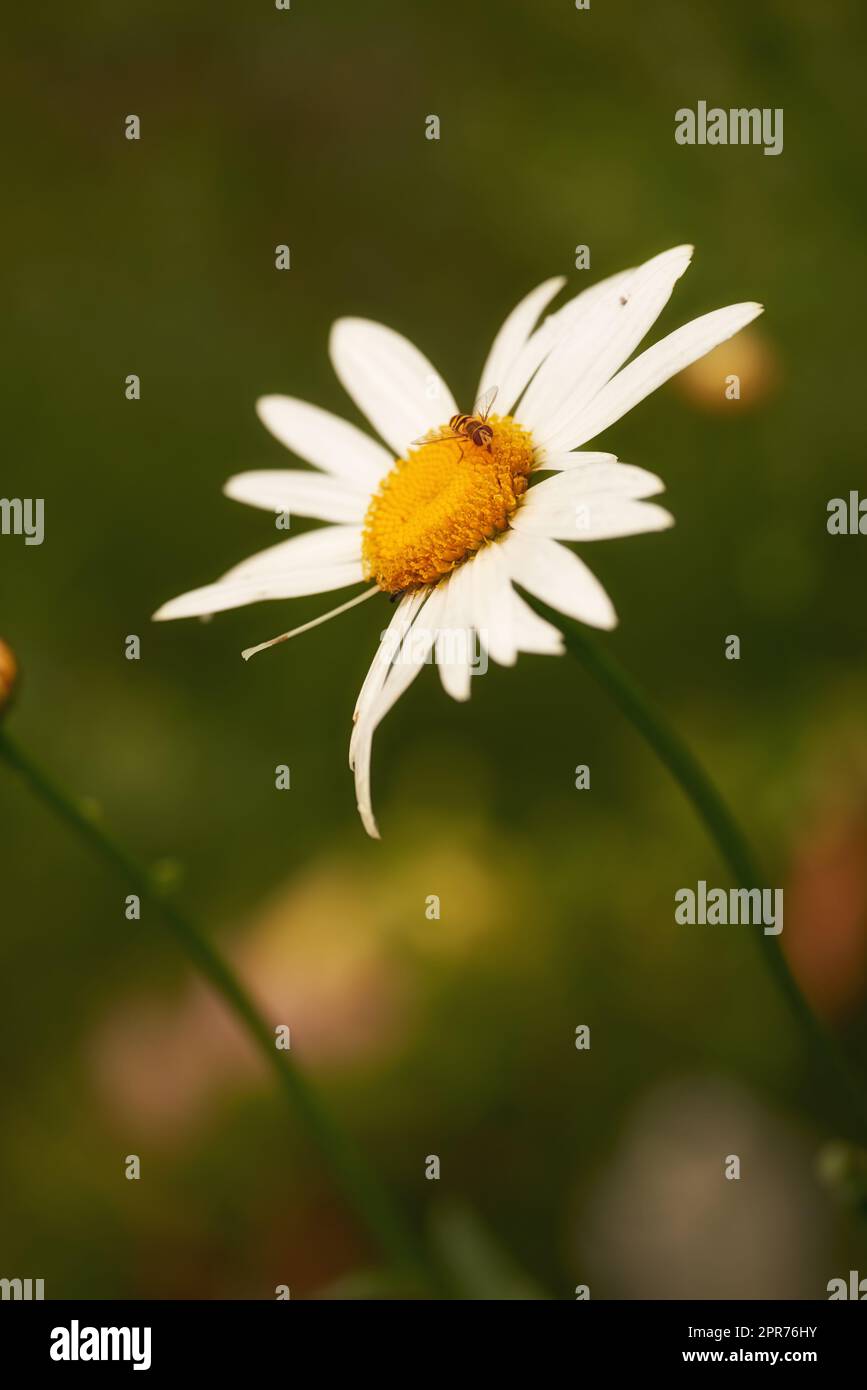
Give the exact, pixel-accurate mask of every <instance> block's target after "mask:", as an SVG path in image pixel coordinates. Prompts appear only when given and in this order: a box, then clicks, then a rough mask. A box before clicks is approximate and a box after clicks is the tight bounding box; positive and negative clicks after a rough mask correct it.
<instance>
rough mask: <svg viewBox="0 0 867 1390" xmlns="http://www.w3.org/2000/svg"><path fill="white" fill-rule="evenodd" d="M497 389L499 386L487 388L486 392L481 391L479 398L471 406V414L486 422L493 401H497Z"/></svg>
mask: <svg viewBox="0 0 867 1390" xmlns="http://www.w3.org/2000/svg"><path fill="white" fill-rule="evenodd" d="M499 389H500V388H499V386H489V387H488V389H487V391H483V392H482V394H481V396H479V399H478V400H477V401H476V403H475V405H474V406H473V414H474V415H476V416H477V417H478V418H479V419H480V420H487V418H488V416H489V415H490V413H491V408H492V406H493V404H494V401H495V400H496V399H497V392H498V391H499Z"/></svg>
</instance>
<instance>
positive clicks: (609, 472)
mask: <svg viewBox="0 0 867 1390" xmlns="http://www.w3.org/2000/svg"><path fill="white" fill-rule="evenodd" d="M664 491H665V484H664V483H663V481H662V479H661V478H657V476H656V474H655V473H649V472H648V471H647V469H646V468H636V467H635V466H634V465H633V464H631V463H587V464H585V465H584V467H583V468H569V469H567V470H566V471H565V472H562V473H558V474H557V475H556V476H555V477H553V478H545V479H544V480H543V481H542V482H540V483H535V484H534V485H533V487H531V488H530V489H529V490H528V491H527V493H526V494H525V496H524V499H523V503H522V507H529V508H534V507H543V508H550V507H560V508H561V509H562V510H563V511H564V512H569V513H570V514H571V513H574V510H575V504H576V503H581V502H584V501H585V500H586V499H587V498H588V497H590V496H594V495H602V494H606V493H607V494H609V495H610V496H612V497H635V498H638V497H656V496H657V494H658V493H660V492H664Z"/></svg>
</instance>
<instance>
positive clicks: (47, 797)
mask: <svg viewBox="0 0 867 1390" xmlns="http://www.w3.org/2000/svg"><path fill="white" fill-rule="evenodd" d="M0 756H2V757H3V758H5V760H6V762H7V763H8V764H9V766H10V767H11V768H13V769H14V770H15V772H17V773H18V774H19V775H20V776H21V777H22V778H23V779H24V781H25V782H26V783H28V785H29V786H30V788H31V790H32V791H34V792H35V793H36V795H37V796H38V797H39V798H40V799H41V800H42V801H43V802H44V803H45V804H46V805H47V806H48V807H49V808H50V809H51V810H52V811H53V812H54V813H55V814H56V815H58V816H59V817H60V819H61V820H64V821H65V822H66V823H67V825H70V826H71V827H72V828H73V830H75V831H76V832H77V833H78V835H80V836H81V838H82V839H83V840H85V841H86V842H87V843H88V844H89V845H90V846H91V848H92V849H94V850H95V851H96V852H97V854H99V855H101V856H102V858H103V859H104V860H106V861H107V862H108V863H109V864H111V865H113V866H114V868H116V869H117V870H118V871H119V872H120V874H121V875H122V876H123V878H124V881H125V882H126V884H127V885H128V886H129V888H130V890H131V891H134V892H135V893H136V894H138V896H139V897H140V898H141V899H143V900H149V901H151V902H153V903H155V904H156V905H157V906H158V908H159V911H160V913H161V914H162V916H163V918H164V920H165V921H166V923H167V924H168V926H169V927H170V928H171V930H172V932H173V933H174V935H175V938H176V940H177V941H178V942H179V944H180V945H181V947H182V949H183V950H184V951H185V952H186V954H187V955H188V956H189V958H190V960H191V961H192V963H193V965H194V966H196V967H197V969H198V970H200V971H201V973H202V974H203V975H204V976H205V978H206V979H207V980H208V981H209V982H210V984H211V985H213V987H214V989H216V990H217V992H218V993H219V994H221V995H222V996H223V999H224V1000H225V1002H226V1004H228V1006H229V1008H230V1009H231V1011H232V1012H233V1013H234V1014H235V1016H236V1018H237V1019H238V1021H239V1022H240V1023H241V1024H242V1026H243V1027H244V1029H245V1030H246V1032H247V1034H248V1035H249V1037H250V1039H251V1040H252V1042H253V1043H254V1045H255V1046H256V1047H257V1048H258V1050H259V1052H260V1053H261V1054H262V1056H263V1057H264V1059H265V1061H266V1062H267V1064H268V1066H269V1067H270V1068H271V1069H272V1071H274V1072H275V1073H276V1077H277V1080H278V1082H279V1084H280V1086H281V1087H282V1089H283V1092H284V1093H285V1095H286V1096H287V1097H288V1099H289V1101H290V1102H291V1104H292V1106H293V1107H294V1109H295V1112H296V1114H297V1115H298V1116H299V1117H300V1118H301V1120H302V1121H303V1123H304V1125H305V1126H306V1128H307V1132H308V1135H309V1137H310V1139H311V1140H312V1142H313V1144H314V1145H315V1146H316V1147H317V1148H318V1150H319V1152H320V1154H321V1155H322V1157H323V1159H324V1160H325V1163H326V1165H327V1166H328V1168H329V1169H330V1170H331V1173H332V1175H333V1177H334V1178H335V1179H336V1181H337V1182H338V1184H339V1185H340V1187H341V1188H342V1190H343V1193H344V1195H345V1197H346V1198H347V1200H348V1202H349V1203H350V1204H351V1206H352V1207H353V1208H354V1210H355V1211H356V1212H357V1213H358V1215H359V1216H360V1217H361V1219H362V1220H363V1221H364V1223H365V1225H366V1226H367V1227H368V1229H369V1230H370V1232H371V1234H372V1235H373V1237H374V1238H375V1239H376V1241H377V1242H378V1244H379V1245H380V1247H381V1248H382V1250H383V1252H384V1253H385V1254H386V1255H387V1256H388V1258H389V1259H390V1260H391V1261H392V1262H393V1263H394V1265H395V1266H396V1268H398V1269H401V1270H404V1271H405V1272H406V1274H407V1275H408V1276H409V1277H411V1278H412V1279H413V1280H414V1281H415V1282H416V1284H421V1286H422V1287H423V1288H428V1289H431V1288H435V1289H436V1291H437V1292H440V1293H443V1292H445V1284H444V1280H443V1276H442V1275H441V1274H440V1272H439V1271H438V1270H437V1269H436V1268H435V1266H434V1265H433V1262H432V1256H431V1255H429V1254H428V1253H427V1252H426V1251H425V1249H424V1247H423V1246H422V1244H421V1242H420V1241H418V1240H417V1239H416V1237H415V1235H414V1234H413V1232H412V1231H411V1230H410V1229H409V1227H408V1226H407V1225H406V1224H405V1223H404V1220H403V1218H402V1216H401V1215H400V1213H399V1212H398V1210H397V1209H396V1208H395V1206H394V1204H393V1203H392V1200H391V1197H390V1195H389V1193H388V1191H387V1189H386V1188H385V1187H384V1186H383V1184H382V1183H381V1182H380V1180H379V1179H378V1177H377V1176H376V1174H375V1173H374V1172H373V1171H372V1169H371V1168H370V1166H369V1165H368V1163H367V1160H366V1159H365V1158H364V1156H363V1154H362V1153H361V1152H360V1151H359V1150H358V1149H357V1147H356V1146H355V1144H354V1143H353V1141H352V1140H351V1139H349V1138H348V1137H347V1136H346V1135H345V1134H344V1133H343V1132H342V1130H341V1129H340V1127H339V1126H338V1125H337V1124H336V1122H335V1121H334V1120H333V1119H332V1117H331V1114H330V1112H329V1111H328V1109H327V1108H326V1107H325V1106H324V1105H323V1103H322V1101H321V1100H320V1098H319V1095H318V1094H317V1092H316V1090H315V1089H314V1087H313V1086H311V1084H310V1082H309V1081H308V1080H307V1079H306V1077H305V1076H304V1074H303V1072H301V1071H299V1069H298V1068H297V1067H296V1066H295V1065H294V1063H293V1062H292V1061H291V1059H290V1058H289V1056H288V1055H287V1053H286V1052H285V1051H282V1050H279V1049H278V1048H277V1047H276V1045H275V1036H274V1033H273V1031H272V1030H271V1029H270V1028H269V1026H268V1024H267V1023H266V1022H265V1020H264V1019H263V1018H262V1016H261V1014H260V1013H259V1012H258V1010H257V1008H256V1006H255V1004H254V1003H253V1001H252V999H251V998H250V996H249V995H248V994H247V992H246V990H245V989H244V987H243V985H241V983H240V982H239V981H238V979H237V978H236V976H235V975H234V973H233V971H232V969H231V967H230V966H229V965H228V963H227V962H226V961H225V960H224V958H223V957H222V956H221V955H220V953H219V952H218V951H217V950H216V949H215V947H214V946H212V945H211V943H210V941H208V939H207V937H206V936H205V935H204V934H203V933H202V931H200V929H199V928H198V927H197V926H196V925H195V924H194V922H192V921H191V919H190V918H189V917H188V916H187V915H186V914H185V913H182V912H181V911H179V910H178V908H177V907H176V906H175V905H174V904H173V903H172V902H170V901H169V900H168V899H167V898H166V896H165V893H164V891H163V890H161V888H160V887H159V885H158V884H156V883H155V882H154V880H153V879H152V877H151V875H150V874H149V873H148V871H147V870H146V869H144V868H142V867H141V866H140V865H139V864H137V863H136V861H135V860H134V859H133V858H132V857H131V856H130V855H129V854H127V852H126V850H125V849H124V848H123V847H122V846H121V845H119V844H118V843H117V841H116V840H115V839H113V837H112V836H111V835H109V834H108V833H107V832H106V831H105V830H103V829H102V827H101V826H100V825H98V824H97V823H96V822H95V821H94V820H92V819H89V818H88V817H87V816H86V815H85V814H84V813H83V812H82V810H81V808H80V807H79V806H78V805H77V804H76V802H75V801H74V800H73V799H72V798H71V797H69V796H67V795H66V793H65V792H64V791H62V790H61V788H60V787H58V786H57V784H56V783H55V782H53V781H52V780H51V778H50V777H48V776H47V774H46V773H45V772H43V771H42V769H41V768H39V767H38V766H37V765H36V764H35V763H34V762H33V761H32V759H31V758H30V757H29V756H28V755H27V754H26V753H25V752H24V751H23V750H22V749H21V748H20V747H19V746H18V745H17V744H16V743H14V742H13V741H12V739H11V738H10V737H9V735H8V733H7V732H6V731H5V730H0Z"/></svg>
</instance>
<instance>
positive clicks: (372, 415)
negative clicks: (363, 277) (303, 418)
mask: <svg viewBox="0 0 867 1390" xmlns="http://www.w3.org/2000/svg"><path fill="white" fill-rule="evenodd" d="M330 352H331V361H332V363H333V364H334V370H335V371H336V373H337V375H338V377H339V378H340V381H341V382H342V383H343V386H344V388H345V390H346V391H347V392H348V394H349V395H350V396H351V397H352V399H353V400H354V401H355V404H356V405H357V406H358V408H359V410H361V411H363V412H364V414H365V415H366V416H367V418H368V420H369V421H370V423H371V424H372V425H373V427H374V429H375V430H376V431H377V433H378V434H379V435H381V437H382V438H383V439H384V440H385V442H386V443H387V444H388V445H390V447H391V448H392V449H393V451H394V453H395V454H396V455H397V456H398V457H399V458H402V457H403V456H404V455H405V454H406V451H407V449H408V448H409V446H410V445H411V444H414V443H415V441H416V440H417V439H420V438H421V437H422V436H423V435H425V434H427V432H428V431H429V430H432V429H435V428H436V427H437V426H438V425H442V424H444V423H445V422H446V421H447V420H448V418H449V416H450V415H454V414H455V412H456V411H457V405H456V404H455V401H454V397H453V396H452V394H451V392H450V391H449V389H448V387H447V386H446V384H445V382H444V381H443V380H442V378H441V377H440V376H439V374H438V373H437V372H436V371H435V370H434V368H433V367H432V366H431V364H430V362H428V360H427V358H426V357H424V356H423V355H422V353H420V352H419V350H418V348H416V347H413V345H412V343H410V342H408V341H407V339H406V338H402V337H401V335H400V334H399V333H395V332H394V331H393V329H391V328H386V327H385V325H384V324H381V323H372V322H371V321H370V320H368V319H338V320H337V322H336V323H335V324H334V327H333V328H332V330H331V342H330Z"/></svg>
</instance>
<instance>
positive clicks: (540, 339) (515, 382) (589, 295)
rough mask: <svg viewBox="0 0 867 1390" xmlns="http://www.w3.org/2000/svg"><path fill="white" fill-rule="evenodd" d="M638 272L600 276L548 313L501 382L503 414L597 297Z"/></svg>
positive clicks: (623, 282)
mask: <svg viewBox="0 0 867 1390" xmlns="http://www.w3.org/2000/svg"><path fill="white" fill-rule="evenodd" d="M634 274H635V271H634V269H633V270H622V271H620V272H619V273H618V274H617V275H611V276H609V277H608V279H607V280H600V281H598V282H597V283H596V284H595V285H590V287H589V288H588V289H586V290H582V291H581V293H580V294H576V295H575V296H574V297H573V298H572V299H570V300H569V301H568V303H566V304H564V305H563V307H562V309H558V310H557V311H556V312H555V313H553V314H549V315H548V317H547V318H546V319H545V320H544V322H543V323H542V324H540V326H539V327H538V328H537V329H536V331H535V333H533V334H531V336H530V337H529V338H528V339H527V342H526V343H525V344H524V346H523V347H522V348H521V351H520V352H519V353H518V356H517V357H516V358H515V360H514V362H513V363H512V365H511V367H509V369H508V371H507V372H506V375H505V378H504V380H503V381H501V382H500V383H499V387H500V390H499V394H498V396H497V410H498V411H499V413H500V414H501V415H507V414H509V413H511V411H512V407H513V406H514V404H515V401H516V400H517V399H518V397H519V396H520V394H521V392H522V391H523V390H524V387H525V386H526V385H527V382H528V381H529V380H530V378H531V377H532V376H533V373H534V372H535V371H536V369H537V367H538V366H539V364H540V363H541V362H544V360H545V358H546V357H547V356H548V354H549V353H550V352H551V351H552V349H553V348H554V347H556V345H557V344H558V343H559V342H561V341H562V339H563V338H564V337H565V336H566V334H567V333H569V332H571V330H572V329H573V327H574V326H575V325H576V324H577V323H578V322H579V321H580V320H581V319H582V318H584V317H586V316H587V315H589V314H590V312H591V310H592V309H593V306H594V305H595V304H596V303H597V301H598V300H599V299H600V298H601V297H602V296H603V295H605V294H609V293H610V292H611V290H612V289H614V288H615V287H616V286H619V285H626V284H628V282H629V279H630V277H631V276H632V275H634Z"/></svg>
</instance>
